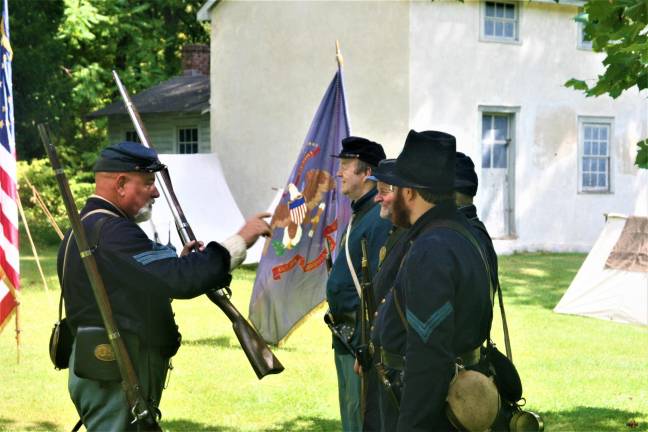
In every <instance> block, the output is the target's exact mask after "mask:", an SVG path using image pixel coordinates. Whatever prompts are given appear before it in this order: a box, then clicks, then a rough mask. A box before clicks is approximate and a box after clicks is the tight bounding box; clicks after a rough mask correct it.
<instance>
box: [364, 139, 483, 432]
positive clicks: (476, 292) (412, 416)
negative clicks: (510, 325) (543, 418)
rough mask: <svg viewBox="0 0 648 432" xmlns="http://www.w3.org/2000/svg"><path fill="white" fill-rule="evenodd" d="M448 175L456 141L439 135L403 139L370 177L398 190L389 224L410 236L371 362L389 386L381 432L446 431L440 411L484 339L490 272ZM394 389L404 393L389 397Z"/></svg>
mask: <svg viewBox="0 0 648 432" xmlns="http://www.w3.org/2000/svg"><path fill="white" fill-rule="evenodd" d="M454 174H455V139H454V137H453V136H451V135H449V134H446V133H443V132H436V131H425V132H420V133H419V132H416V131H410V133H409V135H408V136H407V140H406V142H405V147H404V149H403V151H402V152H401V154H400V155H399V156H398V158H397V159H396V163H395V164H394V166H393V168H392V169H391V170H387V171H386V172H382V173H381V172H378V173H376V178H377V179H378V180H379V181H382V182H385V183H389V184H392V185H394V186H396V187H397V189H396V198H395V200H394V203H393V220H394V222H395V223H396V224H397V225H399V226H402V227H404V228H408V232H407V233H406V234H405V236H404V242H405V245H406V246H405V247H406V248H408V249H407V251H405V252H403V251H401V253H400V255H401V256H402V257H404V258H402V262H401V263H399V267H400V270H399V271H398V274H397V275H396V277H395V283H394V286H393V289H392V290H390V292H389V293H388V294H387V296H386V297H385V301H384V302H383V303H382V304H380V305H379V307H378V313H377V317H376V319H375V329H374V337H373V340H374V343H375V345H376V346H375V351H376V353H375V357H376V358H378V359H379V367H382V368H384V370H385V372H386V377H387V381H386V382H385V384H386V386H385V390H386V391H385V394H384V396H385V397H384V398H383V399H384V400H383V404H382V405H381V420H382V425H383V430H396V429H397V430H400V431H417V430H420V431H423V430H425V431H430V430H451V429H453V428H454V427H453V425H452V424H451V423H450V422H449V420H448V418H447V417H446V413H445V406H446V396H447V395H448V389H449V386H450V381H451V379H452V378H453V375H454V373H455V370H456V369H455V368H456V363H457V361H459V362H461V363H463V364H464V365H465V366H467V367H470V366H472V365H474V364H476V363H477V362H478V361H479V348H480V347H481V345H482V343H483V342H484V341H485V340H486V338H487V337H488V334H489V331H490V327H491V322H492V309H491V302H490V293H489V285H490V284H489V280H488V272H487V270H486V264H485V263H484V260H483V259H482V254H481V253H480V250H479V246H478V244H477V241H476V240H474V232H473V229H472V227H471V225H470V223H469V221H468V220H467V219H466V218H465V216H463V215H462V214H461V213H459V212H457V209H456V206H455V202H454V196H453V189H454V177H455V175H454ZM392 254H393V253H392ZM392 254H390V255H392ZM385 265H386V263H385ZM394 382H396V383H397V384H400V383H402V386H400V385H397V386H396V387H397V389H396V390H397V391H395V392H390V390H392V389H393V388H392V387H393V386H392V385H391V384H392V383H394ZM388 398H389V399H388ZM395 407H398V408H395ZM457 426H458V427H459V425H457Z"/></svg>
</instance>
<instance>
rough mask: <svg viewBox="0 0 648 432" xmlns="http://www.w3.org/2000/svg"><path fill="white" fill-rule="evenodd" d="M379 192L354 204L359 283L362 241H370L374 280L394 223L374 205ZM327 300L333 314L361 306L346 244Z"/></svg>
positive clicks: (352, 248)
mask: <svg viewBox="0 0 648 432" xmlns="http://www.w3.org/2000/svg"><path fill="white" fill-rule="evenodd" d="M376 193H377V191H376V189H372V190H371V191H370V192H367V193H366V194H365V195H364V196H363V197H362V198H360V199H358V200H357V201H354V202H353V203H352V204H351V208H352V210H353V214H354V219H353V226H352V227H351V235H350V237H349V255H350V256H351V262H352V263H353V268H354V269H355V271H356V274H357V275H358V280H359V281H360V282H362V267H361V264H362V263H361V261H362V249H361V245H360V241H361V239H362V238H366V239H367V254H368V258H369V259H368V261H369V270H370V272H371V277H373V275H374V274H375V272H376V270H377V269H378V260H379V254H380V248H381V247H382V246H383V245H384V244H385V241H386V240H387V236H388V235H389V230H390V228H391V222H389V221H388V220H385V219H382V218H381V217H380V206H379V205H378V204H377V203H375V202H373V198H374V196H375V195H376ZM347 232H348V229H347ZM345 236H346V235H345ZM326 299H327V301H328V304H329V308H330V309H331V312H332V313H333V314H334V315H336V314H341V313H347V312H355V311H356V310H357V309H358V308H359V305H360V298H359V297H358V292H357V290H356V287H355V285H354V284H353V279H352V278H351V273H350V271H349V266H348V264H347V259H346V252H345V245H344V241H342V242H341V244H340V249H339V252H338V255H337V257H336V259H335V262H334V263H333V268H332V269H331V273H330V274H329V278H328V281H327V283H326ZM333 339H334V344H335V343H338V341H337V340H336V339H335V338H333ZM358 341H359V335H358V332H357V331H356V335H355V337H354V340H353V341H352V343H353V345H354V346H356V345H357V344H358ZM340 348H341V346H340Z"/></svg>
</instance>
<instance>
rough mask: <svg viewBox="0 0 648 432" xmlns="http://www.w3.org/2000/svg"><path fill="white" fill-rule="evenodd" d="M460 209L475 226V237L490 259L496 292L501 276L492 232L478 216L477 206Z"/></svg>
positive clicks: (492, 279) (492, 280)
mask: <svg viewBox="0 0 648 432" xmlns="http://www.w3.org/2000/svg"><path fill="white" fill-rule="evenodd" d="M458 210H459V211H460V212H461V213H463V215H464V216H466V218H467V219H468V221H469V222H470V225H472V227H473V228H474V229H473V233H474V234H475V238H476V239H477V241H478V242H479V244H480V246H481V247H482V250H483V251H484V254H485V255H486V259H487V260H488V265H489V267H490V273H491V282H492V288H493V294H495V291H496V290H497V287H498V286H499V276H498V264H497V253H495V248H494V247H493V240H492V239H491V237H490V234H488V231H487V230H486V227H485V226H484V224H483V223H482V221H480V220H479V218H478V217H477V208H476V207H475V206H474V205H472V204H470V205H467V206H463V207H460V208H459V209H458Z"/></svg>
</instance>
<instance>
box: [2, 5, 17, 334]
mask: <svg viewBox="0 0 648 432" xmlns="http://www.w3.org/2000/svg"><path fill="white" fill-rule="evenodd" d="M0 27H1V28H0V32H1V35H2V39H1V43H0V53H1V54H2V69H0V88H1V91H0V109H1V110H2V112H1V113H0V144H1V145H0V224H1V225H2V231H1V232H0V330H1V329H2V328H3V327H4V325H5V324H6V323H7V321H8V320H9V318H11V315H12V314H13V312H14V311H15V310H16V307H17V306H18V302H17V299H16V292H17V290H18V288H19V283H20V279H19V271H18V264H19V261H18V207H17V204H16V200H17V198H18V194H17V192H16V141H15V135H14V113H13V100H12V90H11V89H12V80H11V60H12V57H13V52H12V51H11V46H10V45H9V9H8V5H7V0H3V4H2V22H1V23H0Z"/></svg>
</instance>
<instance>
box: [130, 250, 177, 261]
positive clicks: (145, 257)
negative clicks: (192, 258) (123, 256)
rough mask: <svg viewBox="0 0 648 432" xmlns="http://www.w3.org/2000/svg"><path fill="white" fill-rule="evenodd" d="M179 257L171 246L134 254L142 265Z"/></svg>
mask: <svg viewBox="0 0 648 432" xmlns="http://www.w3.org/2000/svg"><path fill="white" fill-rule="evenodd" d="M177 257H178V255H176V253H175V251H173V250H172V249H169V248H164V249H158V250H152V251H148V252H142V253H140V254H137V255H133V258H135V260H136V261H137V262H139V263H140V264H142V265H148V264H151V263H152V262H155V261H159V260H163V259H168V258H177Z"/></svg>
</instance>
